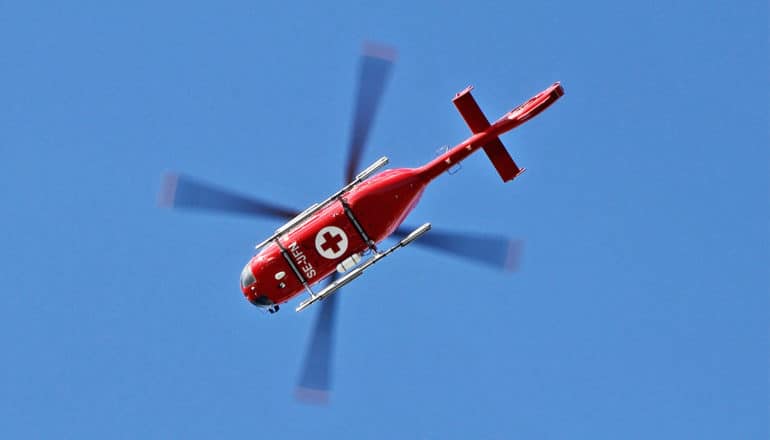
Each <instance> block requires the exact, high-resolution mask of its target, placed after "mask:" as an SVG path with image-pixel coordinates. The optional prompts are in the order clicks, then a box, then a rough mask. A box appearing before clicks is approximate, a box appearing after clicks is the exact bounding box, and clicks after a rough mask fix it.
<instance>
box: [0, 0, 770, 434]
mask: <svg viewBox="0 0 770 440" xmlns="http://www.w3.org/2000/svg"><path fill="white" fill-rule="evenodd" d="M367 39H372V40H377V41H383V42H386V43H389V44H392V45H394V46H395V47H397V48H398V50H399V59H398V61H397V64H396V66H395V69H394V71H393V76H392V78H391V81H390V83H389V85H388V88H387V91H386V94H385V96H384V99H383V102H382V107H381V109H380V113H379V115H378V118H377V121H376V124H375V127H374V130H373V132H372V135H371V137H370V142H369V145H368V148H367V151H366V153H365V155H364V160H363V162H364V163H369V162H371V161H372V160H374V159H375V158H377V157H379V156H381V155H388V156H389V157H390V158H391V164H392V165H393V166H395V167H400V166H416V165H419V164H421V163H424V162H425V161H427V160H429V159H430V158H432V157H433V155H434V151H435V150H436V148H438V147H440V146H442V145H446V144H454V143H457V142H459V141H461V140H462V139H464V138H465V137H466V136H467V135H468V129H467V127H466V126H465V124H464V123H463V121H462V119H461V118H460V116H459V115H458V114H457V113H456V111H455V109H454V108H453V106H452V104H451V102H450V100H451V98H452V96H453V95H454V93H455V92H457V91H459V90H461V89H462V88H464V87H465V86H466V85H468V84H474V85H475V86H476V91H475V96H476V98H477V100H478V101H479V103H480V105H481V107H482V108H483V109H484V110H485V112H486V113H487V115H488V116H489V117H490V119H492V118H497V117H498V116H500V115H501V114H502V113H504V112H505V111H507V110H509V109H510V108H512V107H514V106H516V105H518V104H519V103H520V102H522V101H523V100H525V99H527V98H529V97H530V96H531V95H533V94H535V93H537V92H538V91H540V90H542V89H544V88H545V87H547V86H548V85H549V84H551V83H552V82H554V81H556V80H561V81H562V82H563V84H564V87H565V90H566V95H565V96H564V97H563V98H562V99H561V100H560V101H559V102H558V103H557V104H556V105H554V106H553V107H551V108H550V109H548V110H547V111H546V112H545V113H543V114H542V115H541V116H538V117H537V119H535V120H533V121H531V122H529V123H527V124H526V125H524V126H522V127H521V128H520V129H518V130H516V131H515V132H513V133H511V134H508V135H505V136H504V137H503V142H504V143H505V144H506V145H507V146H508V147H509V148H510V150H511V152H512V154H513V156H514V157H515V158H516V159H517V161H518V162H519V163H520V164H522V165H523V166H526V167H527V168H528V171H527V172H526V173H525V174H524V175H522V176H521V177H520V178H519V179H517V180H516V181H515V182H513V183H509V184H502V183H501V182H500V180H499V177H498V176H497V175H496V174H495V172H494V170H493V168H492V166H491V165H490V164H489V163H488V161H487V160H486V159H485V158H484V156H483V155H481V154H479V155H476V156H474V157H472V158H470V159H469V160H468V161H466V162H465V163H464V166H463V169H462V170H461V171H460V172H459V173H458V174H456V175H452V176H449V175H447V176H442V177H441V178H440V179H439V180H437V181H436V182H434V184H433V185H432V186H431V187H430V188H428V190H427V192H426V193H425V195H424V197H423V200H422V202H421V204H420V205H419V207H418V209H417V210H415V211H414V212H413V213H412V215H411V217H410V219H409V220H410V223H412V224H417V223H421V222H424V221H431V222H433V224H434V225H435V226H437V227H438V226H441V227H442V228H447V229H456V230H468V231H473V232H493V233H496V234H502V235H508V236H511V237H516V238H521V239H523V240H525V249H524V255H523V260H522V264H521V270H520V271H519V272H518V273H516V274H513V275H510V274H503V273H497V272H495V271H492V270H489V269H487V268H484V267H480V266H474V265H469V264H468V263H466V262H463V261H460V260H456V259H453V258H451V257H446V256H443V255H439V254H434V253H431V252H428V251H426V250H424V249H418V248H417V247H416V246H414V247H409V248H407V249H405V250H403V251H400V252H399V253H396V254H395V255H394V257H392V258H390V259H389V260H386V261H385V262H383V264H381V265H378V266H375V268H373V269H372V270H371V271H368V272H367V274H366V275H365V276H364V277H362V278H361V279H359V280H357V281H356V282H355V283H353V285H352V286H351V287H349V288H346V289H344V290H343V291H342V292H341V294H340V295H341V297H340V301H341V302H340V305H341V307H340V309H339V312H340V313H339V321H338V329H337V330H338V333H337V335H338V338H337V343H336V354H335V358H334V360H335V370H334V372H335V374H334V391H333V393H332V396H331V402H330V404H329V405H328V406H326V407H315V406H306V405H303V404H300V403H297V402H296V401H295V400H294V398H293V389H294V386H295V383H296V381H297V376H298V373H299V369H300V365H301V361H302V357H303V352H304V350H305V346H306V344H307V340H308V335H309V331H310V329H311V325H312V323H313V320H314V314H315V313H316V312H317V310H309V311H308V313H301V314H297V313H294V312H293V310H292V307H286V308H284V309H283V310H282V311H281V312H280V313H278V314H277V315H274V316H268V315H266V314H263V313H260V312H259V311H258V310H256V309H255V308H254V307H253V306H251V305H250V304H248V303H247V302H246V301H244V300H243V297H242V295H241V293H240V291H239V289H238V275H239V272H240V270H241V268H242V266H243V264H244V263H245V262H246V261H247V259H248V258H249V257H250V256H251V255H252V247H253V245H254V244H255V243H256V242H258V241H261V240H262V239H263V238H264V237H265V236H266V235H268V234H269V233H270V232H272V231H273V229H274V228H275V227H277V226H278V224H276V223H273V222H270V221H266V220H260V219H247V218H232V217H224V216H215V215H211V214H195V213H185V212H177V211H168V210H161V209H158V208H157V207H156V205H155V202H156V197H157V191H158V188H159V186H160V182H161V174H162V172H164V171H168V170H175V171H183V172H186V173H189V174H191V175H194V176H198V177H201V178H204V179H206V180H208V181H212V182H217V183H219V184H221V185H222V186H225V187H228V188H232V189H237V190H240V191H242V192H245V193H248V194H252V195H255V196H258V197H262V198H265V199H269V200H273V201H276V202H281V203H284V204H287V205H291V206H295V207H297V208H300V209H301V208H304V207H305V206H306V205H308V204H310V203H312V202H314V201H317V200H319V199H321V198H323V197H325V196H327V195H328V194H329V193H331V192H333V191H334V190H336V189H337V188H338V187H339V185H340V183H341V178H342V165H343V161H344V156H345V152H346V149H347V142H348V138H349V136H348V130H349V127H350V120H351V113H352V111H353V98H354V85H355V80H356V76H357V66H358V55H359V52H360V48H361V44H362V42H363V41H364V40H367ZM769 73H770V72H769V70H768V4H767V2H766V1H753V0H749V1H743V2H716V1H709V0H706V1H702V0H698V1H695V0H689V1H688V0H684V1H653V2H615V1H588V2H558V1H538V2H510V1H509V2H502V1H493V2H478V1H477V2H452V1H434V2H419V3H415V2H382V1H359V2H312V1H296V2H246V1H233V2H188V1H185V2H182V1H178V2H155V1H143V0H139V1H132V2H114V1H82V2H38V1H23V2H22V1H15V2H14V1H10V2H9V1H2V2H0V75H1V78H2V81H0V152H2V158H1V159H0V200H1V201H2V205H3V207H4V208H3V209H4V213H3V215H2V217H1V218H2V219H1V220H0V246H2V249H3V252H2V253H0V283H1V284H2V286H3V288H2V295H0V343H1V344H2V345H1V346H2V350H0V365H1V367H0V419H1V421H0V437H3V438H41V437H49V438H51V437H55V438H78V439H81V438H173V437H176V438H302V439H308V438H350V439H361V438H422V439H453V438H457V439H469V438H481V439H487V438H489V439H510V438H533V439H574V438H590V439H618V438H628V439H631V438H638V439H650V438H670V439H681V438H697V439H707V438H713V439H766V438H768V436H770V433H769V432H768V408H769V407H770V403H769V401H768V400H769V399H768V395H769V392H768V391H769V390H768V353H770V350H769V348H770V347H769V345H770V343H769V340H768V310H770V304H768V302H769V301H768V300H769V298H770V295H769V292H770V289H769V287H770V286H769V285H768V284H770V276H768V268H769V267H770V246H769V244H770V243H769V241H770V240H769V238H770V237H769V234H768V220H769V217H770V216H769V214H770V205H769V204H768V200H769V198H768V195H769V194H768V188H770V181H769V179H768V165H769V164H770V154H769V153H770V150H769V149H768V140H769V139H768V119H769V118H768V98H769V97H770V96H769V95H768V74H769Z"/></svg>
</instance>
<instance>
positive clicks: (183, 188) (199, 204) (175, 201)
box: [158, 174, 298, 219]
mask: <svg viewBox="0 0 770 440" xmlns="http://www.w3.org/2000/svg"><path fill="white" fill-rule="evenodd" d="M158 204H159V205H160V206H162V207H166V208H186V209H198V210H207V211H220V212H226V213H230V214H242V215H250V216H258V217H278V218H284V219H288V218H292V217H294V216H295V215H297V213H298V211H296V210H294V209H290V208H286V207H283V206H279V205H274V204H272V203H268V202H263V201H261V200H257V199H254V198H251V197H247V196H243V195H240V194H237V193H235V192H232V191H229V190H226V189H223V188H218V187H216V186H214V185H212V184H209V183H206V182H203V181H200V180H196V179H194V178H192V177H188V176H184V175H181V174H166V175H165V176H164V177H163V183H162V184H161V189H160V196H159V199H158Z"/></svg>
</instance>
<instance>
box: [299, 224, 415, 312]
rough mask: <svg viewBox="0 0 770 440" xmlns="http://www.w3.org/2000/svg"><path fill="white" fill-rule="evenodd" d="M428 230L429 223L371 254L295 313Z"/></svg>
mask: <svg viewBox="0 0 770 440" xmlns="http://www.w3.org/2000/svg"><path fill="white" fill-rule="evenodd" d="M429 230H430V223H425V224H423V225H422V226H420V227H419V228H417V229H415V230H414V231H412V233H410V234H409V235H407V236H406V237H404V239H403V240H401V241H399V242H398V243H396V245H395V246H393V247H391V248H390V249H388V250H386V251H385V252H375V253H373V256H372V257H371V258H369V259H368V260H366V262H365V263H364V264H362V265H361V266H358V267H357V268H355V269H353V270H351V271H350V272H349V273H348V274H347V275H344V276H342V277H341V278H340V279H338V280H337V281H335V282H333V283H331V284H329V285H328V286H326V287H325V288H324V289H323V290H321V291H320V292H318V293H316V294H315V295H312V296H311V297H310V298H308V299H306V300H304V301H302V302H301V303H300V304H299V307H297V311H298V312H301V311H303V310H305V309H306V308H307V307H308V306H310V305H311V304H313V303H314V302H316V301H320V300H322V299H324V298H326V297H328V296H331V295H332V294H333V293H334V292H336V291H337V290H339V289H340V288H342V286H344V285H346V284H348V283H349V282H351V281H353V280H354V279H356V278H358V277H359V275H361V274H362V273H363V272H364V271H365V270H366V269H367V268H369V266H371V265H373V264H374V263H376V262H378V261H380V260H381V259H383V258H385V257H387V256H388V255H390V254H392V253H393V252H394V251H395V250H396V249H398V248H402V247H404V246H406V245H408V244H409V243H411V242H413V241H414V240H416V239H418V238H420V237H421V236H422V235H423V234H425V233H426V232H428V231H429Z"/></svg>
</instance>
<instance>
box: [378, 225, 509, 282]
mask: <svg viewBox="0 0 770 440" xmlns="http://www.w3.org/2000/svg"><path fill="white" fill-rule="evenodd" d="M413 230H414V228H410V227H408V226H407V227H405V226H402V227H400V228H398V229H396V231H395V232H393V235H392V236H393V237H394V238H398V239H401V238H404V237H406V236H407V235H409V233H410V232H411V231H413ZM414 244H416V245H419V246H425V247H428V248H431V249H435V250H438V251H441V252H445V253H448V254H452V255H454V256H457V257H460V258H464V259H466V260H470V261H473V262H476V263H481V264H484V265H486V266H490V267H493V268H495V269H499V270H504V271H506V272H514V271H516V270H517V269H518V266H519V260H520V256H521V248H522V244H523V242H522V241H521V240H512V239H509V238H506V237H501V236H495V235H486V234H471V233H467V232H453V231H446V230H441V229H436V228H432V229H431V230H430V232H428V233H427V234H425V235H423V236H422V237H420V239H419V240H415V241H414Z"/></svg>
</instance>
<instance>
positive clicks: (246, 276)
mask: <svg viewBox="0 0 770 440" xmlns="http://www.w3.org/2000/svg"><path fill="white" fill-rule="evenodd" d="M256 281H257V279H256V278H254V274H253V273H251V267H250V266H249V265H248V264H247V265H246V267H244V268H243V272H241V287H243V288H245V287H248V286H250V285H252V284H254V283H255V282H256Z"/></svg>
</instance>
